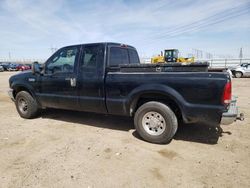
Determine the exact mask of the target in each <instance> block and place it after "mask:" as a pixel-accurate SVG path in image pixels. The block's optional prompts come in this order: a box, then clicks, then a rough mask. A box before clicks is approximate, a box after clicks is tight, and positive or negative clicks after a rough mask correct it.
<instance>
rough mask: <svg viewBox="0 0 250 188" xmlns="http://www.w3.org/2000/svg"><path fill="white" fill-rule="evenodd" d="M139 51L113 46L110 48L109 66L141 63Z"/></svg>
mask: <svg viewBox="0 0 250 188" xmlns="http://www.w3.org/2000/svg"><path fill="white" fill-rule="evenodd" d="M139 63H140V60H139V57H138V54H137V51H136V50H135V49H133V48H124V47H118V46H114V47H113V46H112V47H110V49H109V66H111V67H114V66H115V67H116V66H119V65H125V64H139Z"/></svg>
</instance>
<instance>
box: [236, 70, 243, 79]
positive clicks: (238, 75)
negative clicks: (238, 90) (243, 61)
mask: <svg viewBox="0 0 250 188" xmlns="http://www.w3.org/2000/svg"><path fill="white" fill-rule="evenodd" d="M234 76H235V78H241V77H242V76H243V74H242V72H240V71H236V72H235V73H234Z"/></svg>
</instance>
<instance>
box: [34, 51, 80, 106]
mask: <svg viewBox="0 0 250 188" xmlns="http://www.w3.org/2000/svg"><path fill="white" fill-rule="evenodd" d="M79 54H80V46H70V47H65V48H62V49H60V50H58V51H57V52H56V53H55V54H54V55H52V56H51V58H49V59H48V61H47V62H46V64H45V73H44V75H43V76H41V88H40V93H39V94H38V95H39V98H40V100H39V101H41V103H42V106H45V107H52V108H62V109H76V108H77V106H78V100H77V63H78V59H79Z"/></svg>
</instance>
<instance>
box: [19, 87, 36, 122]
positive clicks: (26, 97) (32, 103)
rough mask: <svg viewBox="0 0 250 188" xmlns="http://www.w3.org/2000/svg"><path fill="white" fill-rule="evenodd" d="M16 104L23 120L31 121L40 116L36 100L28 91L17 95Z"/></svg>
mask: <svg viewBox="0 0 250 188" xmlns="http://www.w3.org/2000/svg"><path fill="white" fill-rule="evenodd" d="M15 104H16V109H17V111H18V113H19V115H20V116H21V117H22V118H25V119H31V118H34V117H36V116H37V115H38V114H39V111H40V109H39V108H38V104H37V102H36V100H35V99H34V98H33V97H32V96H31V95H30V94H29V93H28V92H27V91H20V92H18V93H17V95H16V98H15Z"/></svg>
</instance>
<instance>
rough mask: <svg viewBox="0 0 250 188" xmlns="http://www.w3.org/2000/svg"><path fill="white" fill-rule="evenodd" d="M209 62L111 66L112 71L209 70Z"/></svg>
mask: <svg viewBox="0 0 250 188" xmlns="http://www.w3.org/2000/svg"><path fill="white" fill-rule="evenodd" d="M208 66H209V64H208V63H206V62H205V63H200V62H197V63H190V64H181V63H158V64H125V65H119V66H117V67H110V69H109V71H111V72H117V71H119V72H207V71H208Z"/></svg>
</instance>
